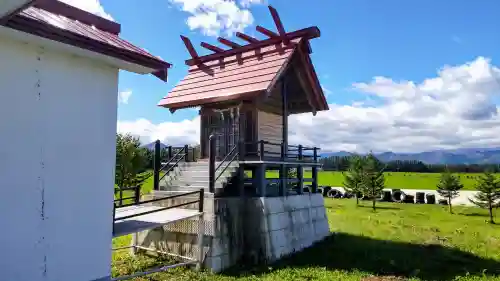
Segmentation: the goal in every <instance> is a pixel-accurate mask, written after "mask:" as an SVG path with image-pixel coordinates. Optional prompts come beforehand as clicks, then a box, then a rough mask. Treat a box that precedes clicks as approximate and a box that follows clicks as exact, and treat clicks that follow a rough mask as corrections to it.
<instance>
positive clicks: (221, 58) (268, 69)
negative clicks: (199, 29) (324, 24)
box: [158, 6, 328, 113]
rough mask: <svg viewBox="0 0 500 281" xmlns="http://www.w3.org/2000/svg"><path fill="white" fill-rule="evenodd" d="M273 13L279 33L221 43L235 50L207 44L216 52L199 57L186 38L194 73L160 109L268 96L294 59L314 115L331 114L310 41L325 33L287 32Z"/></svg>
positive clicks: (265, 31)
mask: <svg viewBox="0 0 500 281" xmlns="http://www.w3.org/2000/svg"><path fill="white" fill-rule="evenodd" d="M269 11H270V12H271V16H272V17H273V20H274V22H275V24H276V28H277V30H278V33H276V32H273V31H271V30H269V29H266V28H264V27H261V26H257V27H256V29H257V31H258V32H260V33H262V34H263V35H264V36H267V39H264V40H259V39H257V38H255V37H252V36H249V35H246V34H243V33H237V34H236V36H237V37H238V38H240V39H241V40H243V41H245V42H247V43H248V44H246V45H241V44H239V43H236V42H233V41H231V40H228V39H225V38H221V37H219V38H218V41H219V43H221V44H223V45H225V46H227V47H229V48H230V49H222V48H220V47H217V46H214V45H211V44H208V43H205V42H202V43H201V46H202V47H203V48H205V49H208V50H210V51H212V52H213V53H212V54H209V55H205V56H199V55H198V53H197V52H196V50H195V49H194V47H193V44H192V43H191V41H190V40H189V39H188V38H187V37H184V36H181V39H182V41H183V42H184V44H185V45H186V49H187V50H188V52H189V54H190V55H191V59H188V60H186V64H187V65H188V66H190V69H189V73H188V75H187V76H186V77H185V78H184V79H183V80H182V81H181V82H180V83H179V84H177V85H176V86H175V87H174V88H173V89H172V90H171V91H170V93H169V94H168V95H167V96H166V97H164V98H163V99H162V100H161V101H160V102H159V104H158V105H159V106H163V107H166V108H170V110H171V111H175V110H176V109H180V108H186V107H193V106H200V105H204V104H209V103H217V102H221V101H232V100H241V99H247V98H248V99H252V98H255V97H256V95H258V94H260V93H262V92H269V91H271V90H272V88H273V87H274V85H275V83H276V82H277V81H278V79H279V78H280V77H281V76H282V75H283V74H284V70H285V69H286V68H287V66H288V65H289V62H290V61H291V60H292V57H293V60H294V63H293V64H292V67H296V68H300V70H301V71H300V72H301V73H303V75H302V76H304V77H303V80H301V81H302V83H301V84H302V87H307V89H305V96H304V97H305V98H307V101H308V103H309V105H310V106H311V111H312V112H313V113H315V112H316V111H320V110H327V109H328V104H327V102H326V99H325V96H324V94H323V90H322V89H321V86H320V83H319V81H318V77H317V75H316V73H315V71H314V67H313V65H312V62H311V60H310V57H309V54H310V53H311V48H310V45H309V40H310V39H313V38H317V37H319V36H320V31H319V29H318V28H317V27H309V28H305V29H301V30H296V31H293V32H286V31H285V28H284V26H283V23H282V22H281V19H280V18H279V15H278V12H277V11H276V9H274V8H273V7H271V6H269ZM295 61H296V62H297V63H295ZM302 76H301V77H302ZM309 89H310V90H309Z"/></svg>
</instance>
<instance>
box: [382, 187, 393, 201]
mask: <svg viewBox="0 0 500 281" xmlns="http://www.w3.org/2000/svg"><path fill="white" fill-rule="evenodd" d="M382 201H384V202H392V194H391V191H390V190H384V191H383V192H382Z"/></svg>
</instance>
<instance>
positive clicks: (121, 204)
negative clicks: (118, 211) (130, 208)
mask: <svg viewBox="0 0 500 281" xmlns="http://www.w3.org/2000/svg"><path fill="white" fill-rule="evenodd" d="M119 189H120V206H123V188H121V187H119Z"/></svg>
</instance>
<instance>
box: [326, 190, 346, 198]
mask: <svg viewBox="0 0 500 281" xmlns="http://www.w3.org/2000/svg"><path fill="white" fill-rule="evenodd" d="M326 196H327V197H330V198H342V192H341V191H340V190H338V189H335V188H332V189H330V190H328V192H327V194H326Z"/></svg>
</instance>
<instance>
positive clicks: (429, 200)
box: [425, 193, 436, 204]
mask: <svg viewBox="0 0 500 281" xmlns="http://www.w3.org/2000/svg"><path fill="white" fill-rule="evenodd" d="M425 203H427V204H436V195H434V194H432V193H427V194H426V195H425Z"/></svg>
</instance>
